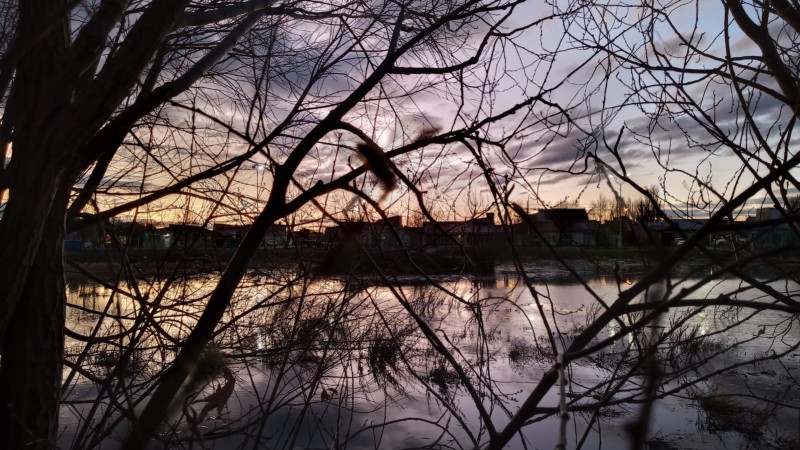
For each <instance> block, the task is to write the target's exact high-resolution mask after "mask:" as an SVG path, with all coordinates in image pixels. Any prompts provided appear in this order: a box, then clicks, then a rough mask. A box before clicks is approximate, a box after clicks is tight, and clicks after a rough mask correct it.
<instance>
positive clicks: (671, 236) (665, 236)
mask: <svg viewBox="0 0 800 450" xmlns="http://www.w3.org/2000/svg"><path fill="white" fill-rule="evenodd" d="M706 222H708V219H673V220H672V224H670V223H668V222H666V221H659V222H649V223H648V224H647V229H648V231H650V233H651V234H652V235H653V236H654V237H655V239H657V240H658V242H660V243H661V245H664V246H671V245H675V243H676V240H677V239H682V236H686V237H690V236H692V235H693V234H695V233H697V232H698V231H699V230H700V229H701V228H703V226H704V225H705V224H706Z"/></svg>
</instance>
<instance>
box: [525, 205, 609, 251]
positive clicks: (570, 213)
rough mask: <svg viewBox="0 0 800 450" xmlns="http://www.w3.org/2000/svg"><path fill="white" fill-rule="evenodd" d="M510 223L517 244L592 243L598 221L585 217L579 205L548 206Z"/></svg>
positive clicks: (538, 245) (529, 245) (570, 244)
mask: <svg viewBox="0 0 800 450" xmlns="http://www.w3.org/2000/svg"><path fill="white" fill-rule="evenodd" d="M528 219H529V221H524V222H523V223H521V224H518V225H517V226H515V227H514V243H515V244H516V245H518V246H521V247H542V246H544V245H545V242H546V243H547V244H549V245H551V246H554V247H594V246H596V245H597V232H598V229H599V227H600V223H599V222H598V221H596V220H589V216H588V214H587V213H586V210H585V209H582V208H552V209H546V210H542V211H538V212H536V213H534V214H530V215H529V216H528Z"/></svg>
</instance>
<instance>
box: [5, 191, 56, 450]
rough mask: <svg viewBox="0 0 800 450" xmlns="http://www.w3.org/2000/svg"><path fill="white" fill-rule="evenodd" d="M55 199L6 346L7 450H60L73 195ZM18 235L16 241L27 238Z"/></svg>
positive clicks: (19, 243) (8, 231)
mask: <svg viewBox="0 0 800 450" xmlns="http://www.w3.org/2000/svg"><path fill="white" fill-rule="evenodd" d="M49 181H51V182H52V180H49ZM21 194H22V192H20V191H15V192H14V193H13V195H14V196H16V199H15V200H18V201H24V200H26V199H24V198H20V195H21ZM34 195H35V194H34ZM52 199H53V201H52V203H51V204H50V205H49V206H50V208H49V214H47V216H46V218H45V219H44V223H43V227H42V228H41V240H40V242H39V245H38V248H37V250H36V253H35V257H34V258H33V264H32V265H31V267H30V268H29V269H28V271H27V272H28V275H27V278H26V280H25V282H24V285H23V289H22V292H21V293H20V296H19V302H18V303H17V305H16V307H15V308H13V310H12V312H11V315H10V321H9V323H8V327H7V329H6V334H5V338H4V340H3V342H2V345H3V347H2V354H3V356H2V362H0V436H2V440H3V443H4V446H5V448H25V449H45V448H47V449H51V448H54V447H55V436H56V430H57V426H58V406H59V393H60V387H61V377H62V366H63V349H64V320H65V306H66V293H65V290H64V286H65V281H64V236H65V230H64V229H65V224H64V218H65V213H66V208H67V201H68V190H67V189H60V190H57V192H56V194H55V195H54V196H53V197H52ZM35 200H36V198H35V197H34V198H32V199H30V202H31V203H30V204H32V205H36V204H38V203H37V202H36V201H35ZM30 213H31V214H32V215H36V214H35V213H36V212H30ZM4 219H13V218H12V217H8V216H7V217H5V218H4ZM10 222H11V223H13V222H14V221H13V220H10ZM3 231H4V234H5V236H14V233H13V231H14V230H11V229H8V228H7V227H6V228H5V229H4V230H3ZM18 232H19V233H18V234H17V236H19V235H26V234H28V233H25V232H24V231H23V230H18ZM12 243H13V244H16V245H17V246H20V247H24V246H26V245H29V244H30V243H29V242H25V241H23V240H20V239H18V238H17V239H14V240H13V241H11V242H7V243H6V244H12ZM7 262H9V263H10V264H14V262H13V261H7Z"/></svg>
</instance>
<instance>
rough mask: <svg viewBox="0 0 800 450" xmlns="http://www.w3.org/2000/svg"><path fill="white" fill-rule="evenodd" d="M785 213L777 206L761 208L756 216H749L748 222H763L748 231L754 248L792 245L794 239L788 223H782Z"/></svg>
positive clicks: (762, 248)
mask: <svg viewBox="0 0 800 450" xmlns="http://www.w3.org/2000/svg"><path fill="white" fill-rule="evenodd" d="M782 218H783V214H782V213H781V211H780V210H778V209H777V208H760V209H759V210H758V211H757V212H756V216H755V217H752V216H751V217H748V218H747V220H746V222H747V223H749V224H752V225H755V224H758V223H763V225H762V226H760V227H757V228H752V229H750V230H749V232H748V234H749V235H748V238H749V241H750V243H751V245H752V247H753V249H754V250H756V249H758V250H766V249H771V248H777V247H783V246H786V245H790V244H791V243H792V240H793V239H794V235H793V233H792V230H791V227H790V225H789V224H788V223H785V222H783V223H781V221H780V219H782Z"/></svg>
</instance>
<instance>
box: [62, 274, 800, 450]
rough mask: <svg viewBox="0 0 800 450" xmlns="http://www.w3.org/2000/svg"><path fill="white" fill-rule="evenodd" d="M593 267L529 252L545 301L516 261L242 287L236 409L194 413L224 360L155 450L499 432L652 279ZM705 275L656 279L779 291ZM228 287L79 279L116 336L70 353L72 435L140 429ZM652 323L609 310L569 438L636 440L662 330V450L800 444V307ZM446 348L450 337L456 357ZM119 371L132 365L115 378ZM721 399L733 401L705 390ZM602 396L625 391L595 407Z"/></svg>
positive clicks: (453, 439)
mask: <svg viewBox="0 0 800 450" xmlns="http://www.w3.org/2000/svg"><path fill="white" fill-rule="evenodd" d="M578 269H579V271H580V275H581V276H582V277H583V278H584V280H585V285H584V284H581V283H578V282H577V281H575V279H574V277H572V276H571V275H570V274H569V273H568V272H565V271H563V270H561V269H559V268H558V266H557V265H556V264H536V265H529V266H526V267H525V271H526V273H527V274H529V276H530V277H531V280H532V281H531V282H532V283H533V287H534V289H535V293H536V295H534V293H533V292H532V291H531V290H530V289H529V288H528V286H527V285H526V283H525V282H524V281H523V280H522V279H520V278H519V277H517V276H516V272H515V271H514V269H513V267H511V266H500V267H498V268H497V269H496V271H495V274H493V275H491V276H481V277H475V276H463V277H457V276H446V277H445V276H442V277H434V278H432V279H427V280H425V279H421V278H414V277H404V278H399V279H394V280H392V281H393V283H392V286H393V287H391V288H389V287H386V284H385V283H384V282H383V281H382V280H379V279H375V278H373V279H363V278H360V279H358V280H347V279H342V278H331V279H323V280H315V281H307V282H303V281H294V280H295V277H296V274H294V273H292V272H289V271H287V272H285V273H277V272H276V273H272V274H269V275H266V274H255V273H254V274H253V275H252V276H250V277H248V279H247V280H246V281H245V282H244V283H243V285H242V288H241V289H240V290H239V291H238V292H237V295H236V298H235V299H234V300H233V302H232V306H231V308H230V311H229V313H228V314H226V316H225V318H224V323H223V326H222V328H221V329H220V332H219V335H218V336H217V338H216V339H215V345H216V350H215V351H214V352H216V353H214V354H216V355H224V358H221V357H219V358H217V359H216V360H215V359H213V358H209V360H211V361H212V362H214V361H216V362H215V364H216V366H215V367H216V369H219V366H220V365H224V366H225V367H227V368H228V369H227V370H230V371H231V372H232V373H233V374H234V376H235V379H236V383H235V386H236V388H235V391H234V393H233V394H232V395H231V397H230V398H228V399H227V401H226V402H224V403H225V408H224V409H223V414H222V415H221V417H217V412H216V410H213V411H211V412H210V413H209V415H208V417H207V418H206V419H205V420H203V421H202V422H198V423H194V424H192V423H191V420H190V421H187V418H186V417H187V414H188V416H190V417H191V416H194V417H197V413H198V412H199V410H200V409H201V408H202V407H203V406H204V405H205V403H203V402H200V401H192V399H195V400H199V399H202V398H205V397H208V396H209V395H212V394H214V393H215V392H216V391H218V390H220V389H221V388H222V385H223V383H224V380H223V378H222V376H221V375H220V372H219V370H216V372H214V371H213V370H212V372H214V373H215V375H213V376H211V377H210V379H207V380H205V379H204V380H198V381H197V382H196V383H194V384H193V385H191V386H188V387H187V388H186V389H184V390H183V391H182V393H181V395H180V398H178V399H176V401H175V405H174V406H173V409H172V411H171V414H170V419H169V423H168V424H167V425H165V427H164V428H163V430H162V433H161V435H160V441H154V443H153V448H164V447H167V448H190V447H192V446H194V447H195V448H201V447H198V446H199V445H205V446H207V447H209V448H220V449H223V448H224V449H227V448H320V449H322V448H345V447H347V448H386V449H394V448H416V447H442V448H444V447H448V448H471V447H474V443H475V442H477V443H478V444H481V445H483V444H486V443H487V442H488V440H489V431H488V427H487V425H486V421H485V420H484V419H485V418H487V417H489V418H490V420H491V423H492V424H493V426H494V427H495V428H496V429H497V430H498V431H499V430H500V429H502V427H503V426H504V425H506V424H507V423H508V421H509V417H510V415H511V414H513V413H515V412H516V411H517V410H518V408H519V406H520V405H521V404H522V402H523V401H524V400H525V399H526V398H527V396H528V394H529V393H530V392H532V391H533V389H534V388H535V387H536V386H537V384H538V383H539V381H540V380H541V379H542V377H543V375H544V373H545V371H546V370H548V369H549V368H550V367H551V366H552V365H553V363H554V361H555V357H554V352H553V346H554V345H555V348H556V352H558V353H562V352H563V351H564V349H565V348H567V347H568V346H569V345H570V344H571V342H572V341H573V340H574V338H575V337H577V336H578V335H579V334H580V333H581V332H582V331H583V330H585V329H586V327H587V326H588V325H589V324H591V322H592V321H593V320H594V318H596V317H597V315H598V314H599V313H600V312H602V310H603V308H604V307H603V306H601V303H605V305H611V304H613V303H614V301H615V300H616V299H617V295H618V293H619V291H620V290H624V289H627V288H628V287H629V286H631V285H633V284H634V283H636V281H637V279H638V277H639V276H640V275H641V273H642V272H641V270H637V269H636V268H635V267H631V268H625V269H624V270H623V271H622V273H621V274H620V278H619V284H618V283H617V279H616V277H615V276H614V275H613V273H609V272H608V271H607V272H606V273H603V271H602V270H600V269H597V268H596V267H591V266H588V265H586V266H579V267H578ZM706 275H709V274H706V273H702V274H698V273H692V274H691V276H690V277H688V278H685V279H681V278H680V277H676V278H675V282H677V284H676V285H675V286H673V287H672V288H671V289H667V288H666V287H664V286H662V289H661V290H660V291H659V290H658V289H652V290H651V291H650V300H651V301H655V300H654V299H656V300H660V299H661V298H662V297H663V296H664V295H666V294H665V293H667V292H668V293H669V296H670V298H672V297H674V296H675V295H680V293H681V292H683V291H682V290H683V289H692V294H691V295H690V296H689V298H691V299H692V300H695V301H701V300H703V299H716V298H718V296H719V295H720V294H722V293H725V294H729V295H732V298H734V299H737V300H750V301H767V300H768V299H766V298H765V297H764V294H763V292H760V291H758V290H753V289H751V287H750V286H749V285H746V284H744V283H743V282H742V281H741V280H738V279H714V280H711V281H709V282H703V283H702V285H701V286H699V287H696V286H695V285H697V284H698V282H699V281H700V280H701V279H702V278H701V277H702V276H706ZM214 281H215V278H214V277H213V276H204V277H195V278H190V279H187V280H181V281H180V282H178V281H176V282H174V283H172V284H171V285H169V286H167V285H166V283H165V282H164V281H163V280H158V281H154V282H152V283H150V284H147V283H141V285H140V286H137V287H138V289H139V290H140V292H141V298H145V297H146V299H147V300H146V301H145V302H139V301H137V300H135V299H132V298H129V297H125V296H120V295H119V294H113V295H112V291H111V290H110V289H106V288H103V287H99V286H93V285H87V284H83V285H72V286H71V288H70V293H69V295H70V303H71V304H73V305H74V307H73V308H70V309H69V311H68V322H69V324H68V326H69V328H70V329H71V330H73V331H76V332H78V333H81V334H83V335H86V336H90V335H95V336H111V338H110V339H107V340H105V341H100V342H98V343H96V344H94V345H93V346H92V347H91V348H90V350H89V351H88V354H85V355H84V356H83V358H82V359H80V358H81V357H80V356H79V355H80V354H81V353H82V350H84V348H85V343H81V342H79V341H78V340H76V339H71V338H70V339H68V350H69V351H68V353H70V357H69V360H70V361H71V362H73V363H74V364H77V363H78V362H79V359H80V364H81V365H82V367H83V369H84V371H83V373H72V370H71V368H69V367H68V368H66V369H65V379H68V380H69V384H68V386H67V388H66V389H65V399H66V402H65V405H64V406H63V407H62V414H61V426H62V428H63V430H64V431H63V433H62V434H61V437H60V440H59V445H60V446H61V447H62V448H70V447H73V446H74V447H76V448H83V447H86V446H88V445H89V444H90V443H92V442H94V443H102V444H103V445H104V446H106V447H108V448H114V447H115V446H117V445H118V443H119V440H120V439H122V438H123V437H124V435H125V430H126V429H127V421H126V419H125V413H124V411H130V410H131V409H133V410H140V409H141V407H142V404H141V401H142V400H143V399H146V398H147V387H148V386H149V383H150V381H151V380H152V378H153V377H155V376H157V374H158V371H159V370H161V369H163V367H165V366H166V365H167V364H168V363H169V362H170V361H171V359H172V358H173V357H174V355H175V351H176V348H177V347H176V343H177V342H180V340H181V339H183V338H185V337H186V335H187V334H188V333H189V332H190V331H191V328H192V326H193V324H194V322H195V320H196V317H197V315H198V314H199V312H200V311H201V308H202V306H203V305H204V302H205V300H206V299H207V297H208V295H209V293H210V290H211V289H212V288H213V285H214ZM768 285H769V286H770V287H771V288H773V289H777V290H778V291H780V292H782V293H784V294H788V295H791V296H793V297H794V298H795V299H796V298H797V293H798V286H797V284H796V283H794V282H788V281H786V280H783V279H781V280H774V281H771V282H769V283H768ZM287 286H289V287H288V288H287ZM121 289H122V290H123V291H126V292H133V291H134V290H133V289H131V288H130V287H128V286H121ZM159 293H162V294H164V295H163V297H162V296H160V295H159ZM409 309H410V310H412V311H413V313H414V314H413V315H412V314H410V312H409ZM104 310H105V311H106V317H105V318H104V319H103V320H102V321H98V314H97V313H96V312H98V311H104ZM144 311H148V313H147V314H143V312H144ZM414 316H416V317H414ZM641 317H642V313H640V312H635V311H633V312H630V313H629V314H625V315H623V316H621V317H619V320H618V321H612V322H611V323H609V324H608V325H607V326H606V327H604V328H603V330H602V331H601V332H600V333H598V334H597V335H596V336H595V338H594V339H593V340H592V341H591V343H590V344H589V345H590V346H592V345H596V344H599V343H601V342H607V344H608V345H605V346H603V348H601V349H599V350H598V351H597V352H594V353H593V354H591V355H587V356H586V357H583V358H580V359H577V360H576V361H574V362H572V363H571V364H570V365H569V366H568V370H567V371H566V372H565V377H567V382H566V383H565V385H564V391H565V402H567V404H568V405H569V407H570V408H572V409H573V411H572V412H571V413H570V420H569V421H568V422H567V427H566V430H567V434H566V439H567V447H568V448H574V447H575V446H576V445H577V443H579V442H581V443H582V446H583V448H612V449H613V448H622V447H625V446H627V443H628V442H629V439H630V435H629V433H628V431H627V428H626V427H627V426H628V424H630V423H632V422H634V421H635V420H636V417H638V415H639V414H640V412H641V410H642V404H643V402H642V400H643V393H642V390H641V386H642V384H643V383H645V381H646V380H647V378H648V375H647V370H646V367H649V366H647V364H645V365H644V367H645V368H644V369H641V368H637V366H636V365H635V364H632V361H635V360H636V358H634V357H635V356H636V355H638V354H640V352H645V353H646V352H647V351H648V349H652V348H653V347H652V345H653V344H654V343H655V344H657V345H658V348H659V352H658V359H657V361H658V367H660V368H661V370H662V371H663V374H664V378H663V379H664V384H663V386H662V387H661V388H660V389H659V390H658V391H656V395H657V396H658V397H659V399H658V400H657V401H656V402H655V406H654V410H653V413H652V417H651V418H650V421H649V424H650V425H649V432H648V437H649V438H650V443H651V446H652V447H653V448H670V447H665V446H668V445H672V448H711V449H713V448H737V447H742V448H746V447H748V446H750V447H759V446H761V445H767V444H776V443H778V444H780V443H781V442H784V441H781V439H784V438H786V439H792V438H796V430H797V425H798V421H800V418H799V417H798V412H797V409H796V408H797V407H798V404H800V402H799V401H798V385H797V381H796V380H798V377H800V369H798V367H800V352H798V349H797V346H798V341H800V333H798V331H797V330H798V322H797V317H791V316H789V315H787V314H785V313H778V312H774V311H764V310H756V311H754V310H750V309H743V308H730V307H708V308H697V307H696V304H695V307H693V308H675V309H673V310H670V311H669V312H667V313H664V314H662V315H660V316H659V318H658V320H657V322H656V323H653V322H650V323H649V325H648V327H647V328H645V329H644V330H645V331H644V332H642V333H639V334H638V335H637V337H634V336H633V335H631V334H630V333H628V334H624V333H623V334H620V330H621V329H623V327H628V326H630V325H631V324H633V323H636V321H637V320H639V319H640V318H641ZM137 318H138V319H137ZM148 320H152V321H155V322H157V323H158V324H159V327H158V328H154V327H153V326H152V321H151V322H149V323H148ZM421 324H423V325H421ZM667 331H669V333H667ZM426 333H427V335H426ZM670 336H672V337H670ZM439 346H441V347H443V348H445V349H447V351H448V353H449V355H450V358H449V359H448V358H446V357H445V356H443V354H442V352H441V351H439V350H437V348H439ZM134 347H135V350H134V351H132V352H131V354H130V363H129V364H128V368H127V369H126V370H124V371H122V372H121V373H118V374H114V373H113V371H114V369H115V368H117V367H118V365H119V364H118V363H119V361H120V359H121V358H122V355H124V354H125V353H126V349H129V348H134ZM753 360H756V362H751V361H753ZM220 361H223V362H222V363H220ZM749 361H750V363H748V362H749ZM454 362H455V363H456V364H457V366H458V367H459V368H461V370H462V372H463V373H462V375H463V377H465V378H466V380H468V381H469V383H470V384H471V386H472V389H471V390H470V389H467V385H466V384H465V382H464V381H465V380H464V379H463V378H462V377H460V376H459V374H458V373H457V370H456V369H455V368H454V366H453V363H454ZM209 370H211V369H209ZM716 372H719V373H716ZM109 374H112V375H114V376H113V377H112V382H111V383H109V384H108V385H107V386H108V387H107V388H106V389H105V390H104V389H102V387H101V386H103V380H104V378H105V377H108V376H109ZM706 377H708V378H706ZM323 389H324V391H323ZM729 394H741V395H742V396H740V397H729ZM704 396H705V397H709V396H712V397H709V398H711V399H717V398H720V399H722V400H721V401H718V402H716V403H714V402H713V401H711V400H705V401H702V402H701V401H699V400H698V398H700V397H704ZM720 396H721V397H720ZM98 398H99V400H98ZM758 398H761V399H767V400H777V402H778V403H779V404H780V405H779V406H777V407H776V406H774V402H772V403H769V402H767V403H765V402H763V401H757V399H758ZM112 399H113V400H112ZM559 399H560V396H559V394H558V390H557V389H556V388H553V389H550V390H549V391H548V392H547V394H546V395H545V397H544V399H543V401H542V402H541V403H540V405H539V406H540V407H541V410H540V411H539V413H537V414H535V415H533V416H532V418H531V423H530V424H528V425H526V426H525V427H524V428H523V433H522V434H523V437H522V438H521V437H519V435H517V436H516V437H515V438H514V439H513V440H512V442H511V444H510V448H523V444H522V439H524V440H525V441H526V445H527V448H542V449H545V448H554V447H555V445H556V444H557V439H558V426H559V420H558V418H557V414H556V411H557V408H558V406H559ZM598 402H606V404H605V405H604V406H603V407H602V408H600V409H599V410H598V409H597V408H593V405H597V404H598ZM701 404H702V405H704V406H703V407H700V406H699V405H701ZM477 405H481V406H482V408H483V411H480V409H479V408H478V406H477ZM770 405H772V406H770ZM715 406H716V407H717V409H714V407H715ZM720 406H721V408H720ZM792 408H795V409H794V410H792ZM719 409H721V410H723V411H724V410H729V411H740V415H742V414H746V416H747V418H748V421H749V422H750V423H753V422H755V421H757V420H761V419H762V418H763V420H764V425H763V426H761V427H760V428H759V430H758V431H759V434H758V435H754V434H753V433H752V432H750V431H752V430H748V432H742V430H741V428H742V424H741V423H738V422H736V421H732V419H730V418H728V417H725V416H724V415H721V414H720V413H719V411H718V410H719ZM598 411H599V412H598ZM595 413H597V414H595ZM87 424H88V425H87ZM193 430H194V431H195V434H194V438H193V433H192V431H193ZM587 430H588V431H587ZM792 433H794V434H795V435H794V436H793V435H792ZM200 434H203V435H204V437H203V438H202V441H203V442H200V438H198V437H197V436H198V435H200ZM658 445H662V446H661V447H657V446H658Z"/></svg>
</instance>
